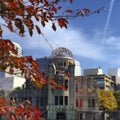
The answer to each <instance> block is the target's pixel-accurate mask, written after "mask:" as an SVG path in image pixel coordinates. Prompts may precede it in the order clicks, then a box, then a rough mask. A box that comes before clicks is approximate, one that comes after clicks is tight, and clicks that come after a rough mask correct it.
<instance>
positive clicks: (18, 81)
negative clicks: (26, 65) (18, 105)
mask: <svg viewBox="0 0 120 120" xmlns="http://www.w3.org/2000/svg"><path fill="white" fill-rule="evenodd" d="M13 44H14V47H15V49H16V51H17V56H18V57H21V56H22V48H21V46H20V45H19V44H18V43H15V42H13ZM11 55H12V54H11ZM8 70H9V68H8V69H6V71H2V70H0V88H1V89H2V90H13V89H15V88H17V87H22V85H23V84H24V83H25V78H23V77H22V76H21V75H20V70H19V69H14V71H15V73H16V74H13V75H11V74H9V72H8Z"/></svg>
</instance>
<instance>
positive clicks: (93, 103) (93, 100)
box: [92, 99, 95, 107]
mask: <svg viewBox="0 0 120 120" xmlns="http://www.w3.org/2000/svg"><path fill="white" fill-rule="evenodd" d="M92 107H95V99H92Z"/></svg>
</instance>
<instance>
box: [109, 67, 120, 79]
mask: <svg viewBox="0 0 120 120" xmlns="http://www.w3.org/2000/svg"><path fill="white" fill-rule="evenodd" d="M108 74H110V75H113V76H118V77H120V68H109V69H108Z"/></svg>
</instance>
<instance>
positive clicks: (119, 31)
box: [3, 0, 120, 73]
mask: <svg viewBox="0 0 120 120" xmlns="http://www.w3.org/2000/svg"><path fill="white" fill-rule="evenodd" d="M72 5H73V6H72V7H73V8H89V9H90V10H91V11H92V10H97V9H99V8H102V7H103V6H104V7H105V8H106V12H101V13H99V14H92V15H90V16H86V17H80V18H76V19H73V20H70V21H69V25H68V29H61V28H59V27H58V28H57V31H56V32H54V31H53V30H52V29H51V26H50V24H48V25H47V26H46V28H45V29H43V33H44V37H45V38H44V37H41V36H39V35H38V34H36V33H34V35H33V37H30V36H29V35H28V34H26V36H25V37H23V38H20V37H19V36H18V35H15V34H11V33H9V32H7V31H6V33H5V34H4V36H3V37H4V38H9V39H11V40H13V41H15V42H18V43H20V45H21V46H22V47H23V54H24V55H32V56H33V57H34V58H39V57H45V56H48V57H49V56H50V54H51V52H52V49H51V48H50V47H49V45H48V44H47V42H46V41H45V39H47V40H48V41H49V43H50V44H51V45H52V47H53V48H54V49H55V48H57V47H66V48H68V49H69V50H71V52H72V53H73V55H74V58H75V59H76V60H78V61H79V62H80V64H81V67H82V69H88V68H94V67H101V68H102V69H103V71H104V72H105V73H107V70H108V69H109V68H115V67H117V68H119V67H120V22H119V21H120V13H119V9H120V0H74V3H73V4H72ZM70 7H71V5H68V6H66V8H68V9H69V8H70Z"/></svg>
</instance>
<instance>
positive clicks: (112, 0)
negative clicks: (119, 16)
mask: <svg viewBox="0 0 120 120" xmlns="http://www.w3.org/2000/svg"><path fill="white" fill-rule="evenodd" d="M114 2H115V0H111V2H110V9H109V12H108V16H107V21H106V24H105V28H104V32H103V39H102V45H104V43H105V37H106V32H107V28H108V25H109V21H110V17H111V14H112V9H113V5H114Z"/></svg>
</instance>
